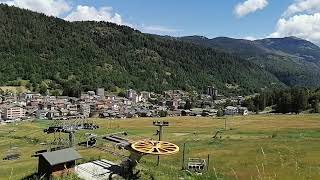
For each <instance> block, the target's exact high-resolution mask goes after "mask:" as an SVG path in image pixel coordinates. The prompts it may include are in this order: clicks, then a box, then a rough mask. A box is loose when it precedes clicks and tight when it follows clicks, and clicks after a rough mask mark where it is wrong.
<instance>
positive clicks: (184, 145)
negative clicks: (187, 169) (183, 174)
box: [181, 143, 186, 170]
mask: <svg viewBox="0 0 320 180" xmlns="http://www.w3.org/2000/svg"><path fill="white" fill-rule="evenodd" d="M185 149H186V143H183V150H182V166H181V169H182V170H184V153H185Z"/></svg>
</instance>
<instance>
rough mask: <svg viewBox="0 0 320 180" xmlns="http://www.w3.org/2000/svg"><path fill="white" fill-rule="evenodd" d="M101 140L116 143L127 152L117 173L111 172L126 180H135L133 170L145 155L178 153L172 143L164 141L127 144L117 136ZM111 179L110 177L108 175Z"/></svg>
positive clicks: (141, 141) (125, 140)
mask: <svg viewBox="0 0 320 180" xmlns="http://www.w3.org/2000/svg"><path fill="white" fill-rule="evenodd" d="M103 139H105V140H108V141H111V142H113V143H116V146H118V147H119V148H121V149H125V150H128V151H129V152H130V156H129V157H127V158H125V159H124V160H123V161H122V162H121V163H120V165H118V168H115V169H118V172H117V171H113V173H111V174H118V175H120V176H121V177H124V178H126V179H137V178H138V173H139V171H138V172H136V173H135V172H134V168H135V167H136V166H137V164H138V163H139V161H140V159H141V158H142V157H143V156H145V155H172V154H175V153H177V152H179V147H178V146H177V145H175V144H173V143H170V142H165V141H153V140H140V141H137V142H133V143H131V142H129V141H128V140H127V139H124V138H122V137H120V136H117V135H109V136H105V137H103ZM110 177H111V175H110Z"/></svg>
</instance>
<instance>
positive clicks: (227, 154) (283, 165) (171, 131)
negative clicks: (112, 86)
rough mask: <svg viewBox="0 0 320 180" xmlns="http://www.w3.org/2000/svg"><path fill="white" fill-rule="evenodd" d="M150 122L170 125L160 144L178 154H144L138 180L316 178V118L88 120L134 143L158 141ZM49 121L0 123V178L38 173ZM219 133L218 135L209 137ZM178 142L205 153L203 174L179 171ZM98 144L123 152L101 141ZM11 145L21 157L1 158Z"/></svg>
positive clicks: (319, 139)
mask: <svg viewBox="0 0 320 180" xmlns="http://www.w3.org/2000/svg"><path fill="white" fill-rule="evenodd" d="M154 120H165V121H169V122H170V126H169V127H165V128H164V134H163V140H165V141H170V142H173V143H175V144H177V145H179V147H180V152H179V153H178V154H175V155H171V156H166V157H161V161H160V166H159V167H157V166H156V157H155V156H144V157H143V158H142V160H141V161H140V164H139V165H138V167H137V168H138V169H140V170H141V177H142V179H151V178H154V179H179V178H184V179H239V180H240V179H245V180H246V179H281V180H286V179H288V180H294V179H320V115H256V116H246V117H226V118H204V117H173V118H169V117H168V118H160V119H154V118H139V119H127V120H105V119H91V121H94V122H95V123H97V124H99V125H100V129H97V130H94V131H92V133H96V134H98V135H104V134H108V133H114V132H119V131H126V132H128V136H127V138H128V139H130V140H131V141H133V142H134V141H135V140H138V139H146V138H154V139H157V136H155V135H154V134H155V131H156V129H157V128H156V127H154V126H153V125H152V122H153V121H154ZM225 120H226V121H227V130H226V131H225V130H224V124H225ZM51 123H52V121H35V122H22V123H16V124H8V125H0V154H1V156H2V157H1V160H0V179H21V178H23V177H26V176H29V175H31V174H32V173H34V172H36V171H37V158H33V157H31V155H32V154H33V153H34V152H35V151H37V150H42V149H46V148H49V146H47V145H40V143H43V142H46V143H48V144H49V142H51V141H52V140H53V139H54V137H53V135H47V134H45V133H43V129H44V128H47V127H48V126H49V125H50V124H51ZM219 130H220V131H221V132H222V133H221V134H219V135H218V138H216V139H213V138H212V137H213V135H214V134H215V132H217V131H219ZM9 132H10V133H9ZM86 132H91V131H78V132H77V134H76V139H77V141H78V142H79V141H83V140H84V139H85V133H86ZM56 138H57V137H56ZM61 139H65V140H67V136H65V135H61ZM183 143H186V159H188V158H189V157H190V158H191V157H199V158H203V159H206V158H207V156H208V154H209V155H210V162H209V168H208V169H209V171H208V172H207V173H204V174H202V175H194V174H190V173H188V172H184V171H181V166H182V164H181V163H182V147H183ZM98 146H100V147H106V146H107V147H108V148H109V149H112V150H115V151H118V152H119V153H123V154H127V152H125V151H121V150H117V149H116V148H114V147H113V146H112V144H110V143H107V142H105V141H103V140H101V139H99V143H98ZM10 147H12V148H13V149H14V151H18V152H20V153H21V158H20V159H18V160H13V161H4V160H2V158H3V157H4V156H5V155H6V154H7V153H8V150H9V149H10ZM77 149H78V151H79V152H80V154H81V155H82V156H83V158H84V159H83V160H82V161H79V163H81V162H86V161H90V160H93V159H99V158H104V159H110V160H113V161H117V162H120V160H121V158H119V157H116V156H113V155H111V154H110V153H107V152H103V151H100V150H98V149H95V148H92V149H85V148H83V147H77Z"/></svg>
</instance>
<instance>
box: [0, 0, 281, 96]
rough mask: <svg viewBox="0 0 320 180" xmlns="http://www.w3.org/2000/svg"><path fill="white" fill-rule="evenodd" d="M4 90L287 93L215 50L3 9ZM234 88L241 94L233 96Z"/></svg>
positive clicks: (0, 72) (0, 55)
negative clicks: (15, 85)
mask: <svg viewBox="0 0 320 180" xmlns="http://www.w3.org/2000/svg"><path fill="white" fill-rule="evenodd" d="M0 17H1V18H0V32H1V33H0V42H1V43H0V84H7V83H8V82H10V81H13V80H16V79H18V78H21V79H26V80H30V82H31V86H33V87H34V88H38V87H39V85H40V84H42V83H43V82H45V83H46V84H47V85H48V86H49V88H50V89H67V91H68V90H70V89H71V90H72V91H73V92H74V91H75V92H78V91H79V90H86V89H94V88H96V87H105V88H107V89H110V88H113V87H116V86H117V87H122V88H135V89H138V90H151V91H161V90H165V89H173V88H179V89H195V90H200V91H201V90H202V89H203V88H204V87H206V86H208V85H212V84H214V85H215V86H217V87H218V88H220V90H221V91H222V92H232V91H239V92H243V93H252V92H255V91H258V90H260V89H261V88H264V87H275V86H276V87H279V86H284V85H283V84H282V83H281V82H280V81H279V80H278V79H277V78H276V77H275V76H274V75H273V74H271V73H269V72H267V71H265V70H264V69H263V68H261V67H259V66H257V65H256V64H254V63H252V62H249V61H247V60H245V59H241V58H240V57H238V56H235V55H230V54H227V53H224V52H220V51H217V50H214V49H212V48H208V47H203V46H199V45H196V44H194V43H189V42H181V41H180V40H172V39H168V38H163V37H159V36H155V35H148V34H143V33H141V32H139V31H136V30H134V29H132V28H129V27H125V26H118V25H116V24H112V23H105V22H73V23H71V22H67V21H64V20H62V19H58V18H54V17H47V16H45V15H43V14H38V13H35V12H31V11H28V10H22V9H19V8H15V7H9V6H6V5H0ZM226 83H227V84H232V85H235V87H237V86H239V87H238V88H237V89H230V88H229V89H228V88H227V87H226V86H225V85H226Z"/></svg>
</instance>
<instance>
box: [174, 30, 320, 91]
mask: <svg viewBox="0 0 320 180" xmlns="http://www.w3.org/2000/svg"><path fill="white" fill-rule="evenodd" d="M180 40H182V41H187V42H192V43H195V44H198V45H202V46H205V47H211V48H214V49H220V50H222V51H225V52H229V53H232V54H234V55H238V56H240V57H242V58H244V59H247V60H249V61H250V62H253V63H255V64H257V65H258V66H260V67H261V68H263V69H265V70H266V71H268V72H270V73H272V74H274V75H275V76H276V77H277V78H278V79H279V80H280V81H281V82H283V83H284V84H286V85H288V86H320V48H319V47H318V46H317V45H315V44H313V43H311V42H309V41H306V40H303V39H299V38H296V37H286V38H268V39H261V40H255V41H250V40H244V39H232V38H227V37H218V38H213V39H208V38H205V37H202V36H188V37H182V38H180Z"/></svg>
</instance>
